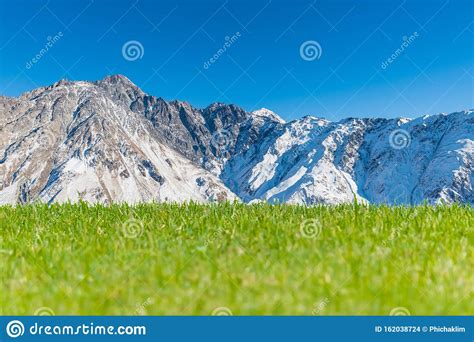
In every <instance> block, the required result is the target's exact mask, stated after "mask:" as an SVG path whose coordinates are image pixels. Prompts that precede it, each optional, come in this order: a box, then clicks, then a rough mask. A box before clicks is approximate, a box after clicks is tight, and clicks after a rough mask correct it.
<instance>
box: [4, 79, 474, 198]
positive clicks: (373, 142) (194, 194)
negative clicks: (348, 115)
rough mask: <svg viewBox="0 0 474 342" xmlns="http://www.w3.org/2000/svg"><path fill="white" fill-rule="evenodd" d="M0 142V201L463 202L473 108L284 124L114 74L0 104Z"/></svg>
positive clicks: (469, 192)
mask: <svg viewBox="0 0 474 342" xmlns="http://www.w3.org/2000/svg"><path fill="white" fill-rule="evenodd" d="M0 133H1V134H0V203H15V202H29V201H35V200H40V201H46V202H53V201H58V202H64V201H68V200H70V201H73V202H74V201H77V200H79V199H83V200H86V201H90V202H101V203H110V202H130V203H135V202H143V201H186V200H196V201H203V202H207V201H220V200H234V199H236V198H237V197H238V198H240V199H241V200H243V201H245V202H252V201H259V200H263V201H271V202H273V201H283V202H290V203H302V204H308V205H310V204H317V203H330V204H335V203H342V202H351V201H353V200H354V198H357V199H358V200H360V201H368V202H371V203H399V204H418V203H422V202H423V201H428V202H430V203H435V202H439V201H441V202H448V203H452V202H462V203H470V204H473V203H474V191H473V184H474V183H473V170H474V112H473V111H472V110H470V111H463V112H459V113H452V114H449V115H444V114H440V115H434V116H427V117H423V118H418V119H415V120H409V119H391V120H388V119H345V120H342V121H340V122H329V121H326V120H324V119H318V118H315V117H304V118H302V119H299V120H295V121H292V122H289V123H285V122H284V121H283V120H282V119H281V118H280V117H279V116H278V115H277V114H275V113H273V112H271V111H270V110H268V109H262V110H259V111H256V112H253V113H250V112H246V111H245V110H243V109H241V108H239V107H238V106H235V105H226V104H222V103H214V104H212V105H210V106H209V107H207V108H204V109H197V108H194V107H192V106H191V105H190V104H188V103H186V102H181V101H171V102H167V101H165V100H163V99H161V98H157V97H154V96H149V95H147V94H145V93H144V92H143V91H141V90H140V89H139V88H138V87H137V86H136V85H134V84H133V83H132V82H131V81H130V80H128V79H127V78H126V77H124V76H120V75H116V76H110V77H107V78H105V79H103V80H101V81H97V82H67V81H60V82H57V83H56V84H54V85H52V86H49V87H45V88H39V89H36V90H33V91H31V92H28V93H25V94H23V95H22V96H20V97H18V98H7V97H0ZM236 196H237V197H236Z"/></svg>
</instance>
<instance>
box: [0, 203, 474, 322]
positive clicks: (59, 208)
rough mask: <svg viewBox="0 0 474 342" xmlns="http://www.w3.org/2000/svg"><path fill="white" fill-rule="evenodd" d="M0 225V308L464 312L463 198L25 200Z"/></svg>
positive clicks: (468, 267)
mask: <svg viewBox="0 0 474 342" xmlns="http://www.w3.org/2000/svg"><path fill="white" fill-rule="evenodd" d="M0 225H1V227H0V276H1V285H0V301H1V312H0V313H1V314H3V315H5V314H12V315H13V314H14V315H31V314H33V313H34V312H35V311H37V310H38V309H39V308H42V307H46V309H40V311H48V310H51V311H53V312H54V313H55V314H56V315H73V314H74V315H75V314H87V315H91V314H94V315H102V314H109V315H137V314H148V315H209V314H211V313H212V312H213V311H214V310H215V309H216V308H222V307H224V308H227V309H228V310H230V311H231V312H232V313H233V314H234V315H312V314H318V315H344V314H348V315H388V314H389V313H390V311H391V310H392V309H394V308H401V309H395V313H397V312H402V313H403V312H406V311H405V309H406V310H408V311H409V312H410V313H411V314H412V315H447V314H450V315H467V314H474V247H473V246H474V231H473V228H474V212H473V209H472V208H470V207H463V206H450V207H430V206H426V207H425V206H420V207H392V208H390V207H374V206H367V207H366V206H358V205H345V206H336V207H313V208H305V207H302V206H290V205H281V206H279V205H276V206H270V205H264V204H261V205H253V206H246V205H242V204H228V203H227V204H216V205H198V204H187V205H177V204H176V205H175V204H153V205H152V204H150V205H138V206H127V205H113V206H110V207H104V206H88V205H86V204H78V205H53V206H49V207H48V206H46V205H30V206H19V207H0ZM137 235H138V236H137ZM218 311H219V312H223V313H225V312H226V309H220V310H218Z"/></svg>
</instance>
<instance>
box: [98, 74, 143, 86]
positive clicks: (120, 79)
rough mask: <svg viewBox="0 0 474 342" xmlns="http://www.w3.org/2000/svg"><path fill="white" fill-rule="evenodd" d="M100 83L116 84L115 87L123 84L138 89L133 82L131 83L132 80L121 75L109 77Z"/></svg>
mask: <svg viewBox="0 0 474 342" xmlns="http://www.w3.org/2000/svg"><path fill="white" fill-rule="evenodd" d="M99 82H101V83H108V84H114V85H117V84H121V85H129V86H134V87H137V86H136V85H135V84H134V83H133V82H132V81H130V79H128V78H127V77H126V76H124V75H121V74H115V75H108V76H106V77H104V78H103V79H102V80H101V81H99ZM137 88H138V87H137Z"/></svg>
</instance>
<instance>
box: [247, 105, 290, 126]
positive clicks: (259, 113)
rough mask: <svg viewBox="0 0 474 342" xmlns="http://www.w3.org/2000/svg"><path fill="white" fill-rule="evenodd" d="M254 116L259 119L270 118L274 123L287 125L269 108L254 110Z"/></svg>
mask: <svg viewBox="0 0 474 342" xmlns="http://www.w3.org/2000/svg"><path fill="white" fill-rule="evenodd" d="M252 114H253V115H254V116H256V117H259V118H268V119H271V120H273V121H277V122H279V123H281V124H284V123H285V120H283V119H282V118H281V117H280V116H279V115H278V114H277V113H275V112H273V111H271V110H270V109H267V108H260V109H258V110H254V111H253V112H252Z"/></svg>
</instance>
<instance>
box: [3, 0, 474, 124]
mask: <svg viewBox="0 0 474 342" xmlns="http://www.w3.org/2000/svg"><path fill="white" fill-rule="evenodd" d="M0 6H1V13H0V94H2V95H8V96H17V95H19V94H21V93H22V92H24V91H27V90H30V89H33V88H35V87H37V86H43V85H49V84H51V83H54V82H55V81H57V80H58V79H60V78H67V79H72V80H96V79H101V78H103V77H104V76H105V75H108V74H115V73H120V74H124V75H126V76H127V77H128V78H130V79H131V80H132V81H133V82H134V83H136V84H137V85H138V86H140V87H141V88H142V89H143V90H144V91H145V92H147V93H149V94H152V95H156V96H161V97H163V98H165V99H167V100H172V99H176V98H177V99H181V100H185V101H188V102H190V103H191V104H193V105H195V106H197V107H205V106H207V105H208V104H210V103H212V102H216V101H219V102H227V103H235V104H238V105H240V106H242V107H243V108H245V109H247V110H254V109H257V108H259V107H266V108H269V109H272V110H274V111H275V112H277V113H279V114H280V115H281V116H282V117H284V118H285V119H294V118H298V117H301V116H303V115H307V114H311V115H315V116H320V117H327V118H329V119H331V120H337V119H341V118H344V117H349V116H352V117H354V116H365V117H372V116H381V117H396V116H408V117H415V116H420V115H424V114H428V113H430V114H434V113H439V112H453V111H457V110H463V109H468V108H473V107H474V104H473V102H474V100H473V94H474V89H473V88H474V87H473V82H474V80H473V76H474V70H473V64H474V41H473V37H474V35H473V33H474V24H473V18H474V14H473V12H474V9H473V2H472V1H470V0H456V1H454V0H450V1H446V0H441V1H438V0H423V1H421V0H418V1H413V0H411V1H406V2H403V1H388V0H386V1H383V0H358V1H356V0H344V1H343V0H340V1H337V0H331V1H329V0H327V1H323V0H320V1H316V2H314V1H312V2H310V1H290V0H286V1H282V0H272V1H270V0H263V1H257V0H253V1H228V2H223V1H210V0H207V1H191V0H188V1H171V0H164V1H149V0H139V1H136V0H134V1H128V0H127V1H125V0H122V1H119V0H115V1H99V0H93V1H92V0H83V1H77V0H76V1H71V0H68V1H56V0H50V1H49V2H48V1H33V0H31V1H23V0H15V1H13V0H12V1H5V0H0ZM58 32H62V37H59V39H58V40H57V41H56V42H55V43H54V44H53V46H52V47H50V48H49V50H48V51H47V52H46V53H44V54H43V55H42V56H41V58H40V59H39V60H38V61H36V63H34V64H32V65H31V67H30V68H27V66H26V65H27V63H28V62H29V61H31V59H32V58H33V57H34V56H35V55H37V54H38V53H40V51H41V49H42V48H43V47H44V46H45V44H46V43H47V42H48V37H54V36H55V35H56V34H57V33H58ZM236 32H239V33H240V37H237V39H236V40H235V41H234V42H233V43H232V44H231V46H230V47H229V48H228V49H227V50H226V51H225V53H223V54H221V55H220V57H219V58H218V59H217V60H216V61H215V62H214V63H213V64H211V65H210V66H209V68H207V69H206V68H204V63H205V62H206V61H208V60H209V59H210V58H211V57H212V56H213V55H214V54H215V53H216V52H217V51H218V50H219V49H220V48H221V47H222V46H223V45H224V43H225V42H226V37H231V36H232V35H234V34H236ZM414 32H417V33H418V36H417V37H415V39H414V40H413V41H411V43H409V44H408V46H407V47H406V48H405V49H404V50H403V51H402V52H401V53H399V54H398V56H397V57H396V58H395V60H394V61H392V62H391V63H390V64H388V65H387V66H386V68H383V67H382V64H383V63H384V62H386V61H387V59H388V58H389V57H390V56H391V55H392V54H394V53H395V51H396V50H397V49H399V48H400V46H401V45H402V43H403V42H404V41H405V42H407V41H408V40H407V39H408V38H409V37H410V36H412V35H413V34H414ZM404 38H405V40H404ZM131 40H136V41H138V42H140V44H141V45H142V46H143V50H144V53H143V56H141V58H139V59H137V60H135V61H128V60H127V59H125V58H124V57H123V54H122V47H123V45H124V44H125V43H126V42H128V41H131ZM306 41H316V42H318V43H319V45H320V46H321V50H322V54H321V56H320V57H319V58H317V59H315V60H313V61H306V60H304V59H303V58H301V55H300V46H301V45H302V44H303V43H304V42H306Z"/></svg>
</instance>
